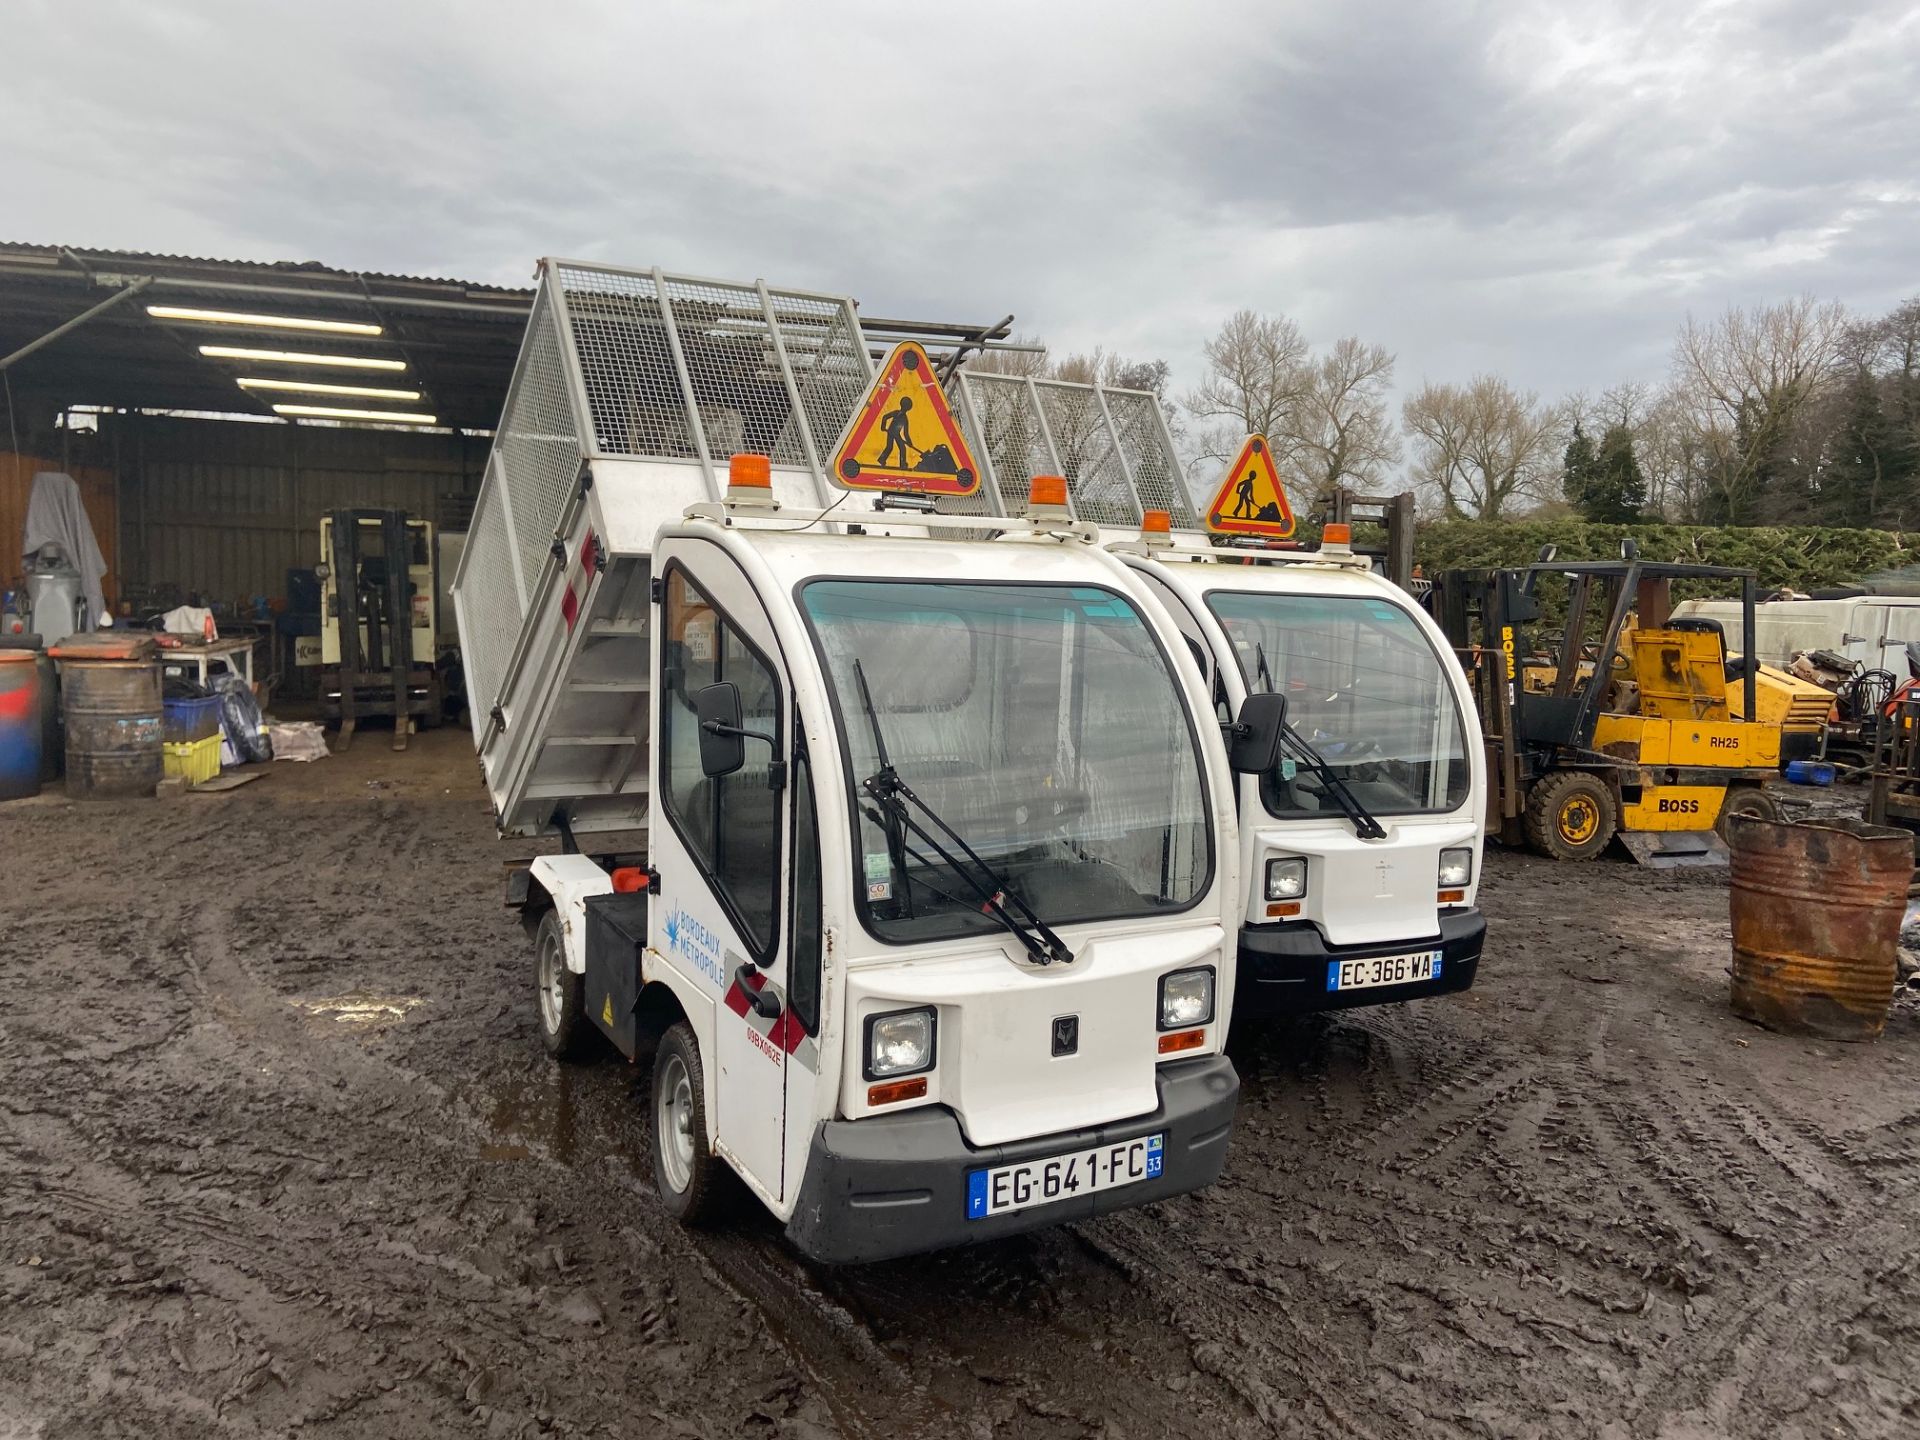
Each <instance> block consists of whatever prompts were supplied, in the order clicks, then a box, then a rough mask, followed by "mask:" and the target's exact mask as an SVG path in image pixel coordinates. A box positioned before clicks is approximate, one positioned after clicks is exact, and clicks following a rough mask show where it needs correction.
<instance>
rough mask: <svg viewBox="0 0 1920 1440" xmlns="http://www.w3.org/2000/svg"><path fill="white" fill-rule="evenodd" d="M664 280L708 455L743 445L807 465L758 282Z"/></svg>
mask: <svg viewBox="0 0 1920 1440" xmlns="http://www.w3.org/2000/svg"><path fill="white" fill-rule="evenodd" d="M664 279H665V282H666V289H667V299H668V301H669V302H670V303H671V305H672V307H673V324H674V328H675V329H676V330H677V331H678V332H679V335H680V353H681V355H682V356H684V357H685V359H686V362H687V380H688V382H689V383H690V384H691V385H692V387H693V399H694V404H695V405H696V406H697V407H698V408H699V413H700V425H701V428H702V429H703V431H704V432H705V434H706V441H707V454H708V456H709V457H710V458H711V459H712V460H713V462H714V463H715V464H716V465H718V466H721V467H723V468H724V466H725V464H726V461H727V459H728V457H730V456H732V455H735V454H737V453H739V452H740V451H743V450H749V451H753V452H755V453H756V454H761V455H770V456H772V457H773V461H774V463H775V464H776V465H805V464H806V463H807V452H806V450H805V449H804V448H802V446H801V445H800V443H799V437H798V435H796V434H794V433H792V427H791V426H790V425H789V423H788V422H789V421H790V420H791V419H792V418H793V404H792V401H791V400H790V399H789V398H788V396H787V382H786V380H785V378H784V377H783V376H782V375H781V373H780V359H779V356H778V355H777V354H776V353H775V351H774V348H773V336H772V332H771V327H770V326H769V325H768V324H767V315H766V311H765V309H764V308H762V306H761V304H760V293H759V291H758V289H756V288H755V287H754V286H751V285H729V284H722V283H720V282H717V281H694V280H683V279H679V278H677V277H675V276H672V275H668V276H665V277H664Z"/></svg>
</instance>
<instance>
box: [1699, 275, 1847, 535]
mask: <svg viewBox="0 0 1920 1440" xmlns="http://www.w3.org/2000/svg"><path fill="white" fill-rule="evenodd" d="M1846 333H1847V312H1846V310H1845V308H1844V307H1843V306H1841V305H1840V304H1839V303H1838V302H1837V301H1828V302H1826V303H1822V302H1819V301H1816V300H1814V299H1813V298H1812V297H1811V296H1801V297H1800V298H1798V299H1795V300H1789V301H1787V302H1785V303H1784V304H1780V305H1763V306H1756V307H1754V308H1752V309H1749V310H1741V309H1737V308H1736V309H1730V310H1728V311H1727V312H1726V313H1725V314H1724V315H1722V316H1721V317H1720V318H1719V319H1717V320H1713V321H1710V322H1706V323H1702V322H1699V321H1696V320H1694V319H1693V318H1692V317H1691V316H1689V317H1688V318H1687V322H1686V324H1684V325H1683V326H1681V328H1680V334H1679V336H1678V337H1677V338H1676V339H1675V341H1674V350H1673V372H1674V387H1675V390H1676V392H1677V393H1678V395H1679V397H1680V399H1681V402H1682V403H1683V404H1684V406H1685V409H1686V414H1687V417H1688V419H1689V421H1690V423H1691V425H1692V427H1693V430H1694V436H1695V439H1696V441H1697V442H1698V444H1699V447H1700V449H1701V451H1702V453H1703V455H1704V458H1705V462H1706V463H1705V467H1704V475H1705V479H1706V487H1707V490H1706V494H1705V496H1704V497H1703V502H1704V504H1703V509H1704V512H1705V513H1704V514H1703V515H1702V517H1701V518H1705V519H1711V520H1715V521H1718V522H1720V523H1722V524H1735V525H1737V524H1741V523H1747V522H1751V521H1752V520H1754V519H1756V518H1758V517H1759V515H1760V514H1761V512H1762V508H1763V507H1762V505H1761V497H1762V494H1763V492H1765V491H1766V490H1767V489H1768V488H1769V485H1770V484H1779V483H1782V482H1781V479H1780V472H1781V471H1790V472H1795V473H1800V472H1804V474H1805V476H1806V477H1808V480H1809V481H1810V477H1811V473H1812V472H1811V465H1810V463H1809V462H1807V457H1806V456H1805V455H1802V454H1800V453H1799V452H1800V451H1801V450H1802V449H1803V448H1804V447H1803V446H1801V445H1799V444H1797V443H1796V441H1797V439H1798V438H1800V437H1797V436H1796V433H1795V427H1796V425H1797V424H1798V422H1800V421H1801V420H1802V419H1803V418H1805V415H1806V411H1807V409H1808V406H1809V402H1810V401H1811V400H1812V399H1813V398H1814V397H1815V396H1816V395H1817V394H1818V393H1819V392H1820V391H1821V390H1822V389H1823V388H1824V387H1825V386H1827V385H1828V384H1829V383H1830V382H1831V381H1832V380H1833V379H1834V377H1835V375H1836V373H1837V372H1838V369H1839V367H1840V363H1841V354H1842V342H1843V340H1844V339H1845V337H1846ZM1788 483H1792V482H1788Z"/></svg>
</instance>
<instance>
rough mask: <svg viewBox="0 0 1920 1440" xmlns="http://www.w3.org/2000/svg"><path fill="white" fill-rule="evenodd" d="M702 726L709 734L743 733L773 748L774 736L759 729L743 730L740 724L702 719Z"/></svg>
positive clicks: (750, 738) (748, 737)
mask: <svg viewBox="0 0 1920 1440" xmlns="http://www.w3.org/2000/svg"><path fill="white" fill-rule="evenodd" d="M700 728H701V729H702V730H704V731H706V732H707V734H709V735H743V736H745V737H746V738H747V739H749V740H764V741H766V743H767V748H768V749H769V750H771V749H772V748H773V737H772V736H771V735H768V734H765V733H763V732H762V731H759V730H742V729H741V728H740V727H739V726H738V725H727V724H724V723H723V722H721V721H719V720H702V721H701V722H700Z"/></svg>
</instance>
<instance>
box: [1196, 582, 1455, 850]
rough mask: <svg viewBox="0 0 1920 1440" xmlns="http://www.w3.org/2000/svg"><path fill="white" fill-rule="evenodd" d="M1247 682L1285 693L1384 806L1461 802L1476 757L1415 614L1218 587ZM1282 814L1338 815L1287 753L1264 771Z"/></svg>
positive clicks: (1355, 601)
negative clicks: (1470, 755)
mask: <svg viewBox="0 0 1920 1440" xmlns="http://www.w3.org/2000/svg"><path fill="white" fill-rule="evenodd" d="M1207 604H1208V605H1209V606H1210V607H1211V608H1212V610H1213V613H1214V616H1215V618H1216V619H1218V620H1219V622H1220V626H1221V628H1222V629H1223V630H1225V631H1226V632H1227V638H1228V639H1229V640H1230V641H1232V642H1233V649H1234V654H1235V655H1236V656H1237V657H1238V659H1239V661H1240V669H1241V672H1242V673H1243V674H1244V675H1245V676H1246V682H1247V688H1248V689H1249V690H1250V691H1254V692H1256V693H1257V692H1259V691H1263V690H1269V689H1271V690H1273V691H1276V692H1277V693H1279V694H1282V695H1285V696H1286V697H1287V724H1288V725H1289V726H1290V727H1291V728H1292V729H1293V731H1294V733H1295V734H1297V735H1298V736H1300V738H1301V739H1303V740H1305V741H1306V742H1307V743H1308V744H1309V745H1311V746H1312V747H1313V748H1314V749H1315V750H1316V751H1318V752H1319V754H1320V755H1321V756H1322V757H1323V758H1324V759H1325V760H1326V762H1327V767H1328V768H1329V769H1331V770H1332V771H1333V772H1334V773H1335V774H1337V775H1338V776H1339V777H1340V778H1341V779H1343V780H1345V781H1346V782H1347V786H1348V788H1349V789H1351V790H1352V792H1353V794H1354V798H1355V799H1357V800H1358V801H1359V802H1360V803H1361V804H1362V805H1363V806H1365V807H1366V809H1367V810H1368V811H1369V812H1370V813H1371V814H1373V815H1375V816H1380V815H1418V814H1423V813H1437V812H1443V811H1448V810H1453V809H1456V808H1458V807H1459V806H1460V805H1461V804H1462V803H1464V802H1465V800H1466V798H1467V781H1468V767H1467V755H1466V748H1465V744H1464V739H1463V735H1464V732H1463V730H1462V726H1461V721H1460V707H1459V703H1458V701H1457V699H1456V698H1455V695H1454V691H1453V687H1452V685H1450V684H1449V683H1448V680H1447V672H1446V670H1445V668H1444V666H1443V665H1442V664H1441V660H1440V656H1439V654H1438V652H1436V651H1435V649H1434V648H1433V645H1432V644H1431V642H1429V641H1428V639H1427V636H1426V634H1425V632H1423V631H1422V630H1421V629H1420V626H1419V623H1418V622H1417V621H1416V620H1415V619H1414V617H1413V616H1412V615H1411V614H1409V613H1408V612H1407V611H1406V610H1404V609H1402V608H1401V607H1400V606H1398V605H1395V604H1393V603H1392V602H1391V601H1388V600H1380V599H1373V598H1371V597H1368V596H1332V595H1272V594H1246V593H1241V592H1223V591H1216V592H1215V593H1213V594H1211V595H1209V596H1208V597H1207ZM1260 790H1261V795H1262V797H1263V798H1264V800H1265V801H1266V805H1267V809H1268V810H1269V811H1271V812H1272V813H1273V814H1275V815H1279V816H1303V815H1318V814H1321V813H1324V812H1331V813H1333V814H1335V815H1338V814H1339V813H1340V807H1339V805H1338V803H1337V802H1336V800H1335V799H1334V798H1333V797H1332V796H1330V795H1329V794H1327V792H1326V786H1325V785H1324V783H1323V782H1322V781H1321V779H1320V778H1319V777H1318V776H1316V775H1315V774H1313V772H1312V770H1311V768H1310V767H1308V766H1306V765H1303V764H1301V763H1300V762H1299V761H1298V760H1296V759H1293V758H1287V759H1283V760H1281V762H1280V763H1279V765H1278V766H1277V767H1276V768H1275V769H1274V770H1273V771H1272V772H1271V773H1269V774H1268V775H1265V776H1263V777H1262V779H1261V786H1260Z"/></svg>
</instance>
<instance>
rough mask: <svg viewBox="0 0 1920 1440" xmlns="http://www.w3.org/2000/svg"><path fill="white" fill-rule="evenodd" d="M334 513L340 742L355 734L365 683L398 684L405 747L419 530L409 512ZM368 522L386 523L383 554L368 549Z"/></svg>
mask: <svg viewBox="0 0 1920 1440" xmlns="http://www.w3.org/2000/svg"><path fill="white" fill-rule="evenodd" d="M331 519H332V527H331V540H332V548H333V553H332V554H331V555H329V556H327V557H326V560H327V563H328V565H329V566H330V567H331V571H332V573H331V575H330V577H329V578H330V581H331V583H332V585H333V588H334V596H335V601H336V606H337V609H336V613H337V614H338V615H339V617H340V625H339V628H340V748H341V749H345V748H346V747H347V746H348V745H350V744H351V743H352V741H353V732H354V726H355V724H356V723H357V721H358V718H359V716H358V708H359V706H358V692H359V691H360V689H361V688H362V687H363V686H364V687H373V686H380V685H391V686H392V687H393V711H392V713H393V716H394V727H393V748H394V749H395V750H404V749H406V748H407V721H406V716H407V710H408V697H409V692H410V687H411V686H412V683H413V666H414V659H413V580H412V575H411V573H410V571H409V568H408V562H409V560H410V558H411V555H412V551H411V549H410V548H409V547H410V546H411V544H412V537H411V536H410V535H409V534H408V532H407V513H406V511H404V510H335V511H333V512H332V516H331ZM363 524H366V525H369V526H377V527H378V530H379V534H380V554H379V555H378V556H377V557H376V556H371V555H366V554H363V552H362V546H361V541H362V539H363V536H362V534H361V526H362V525H363ZM363 625H364V626H365V635H366V645H365V647H364V648H363V647H362V644H361V633H362V626H363ZM429 658H431V657H429ZM384 708H385V707H382V709H384Z"/></svg>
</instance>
